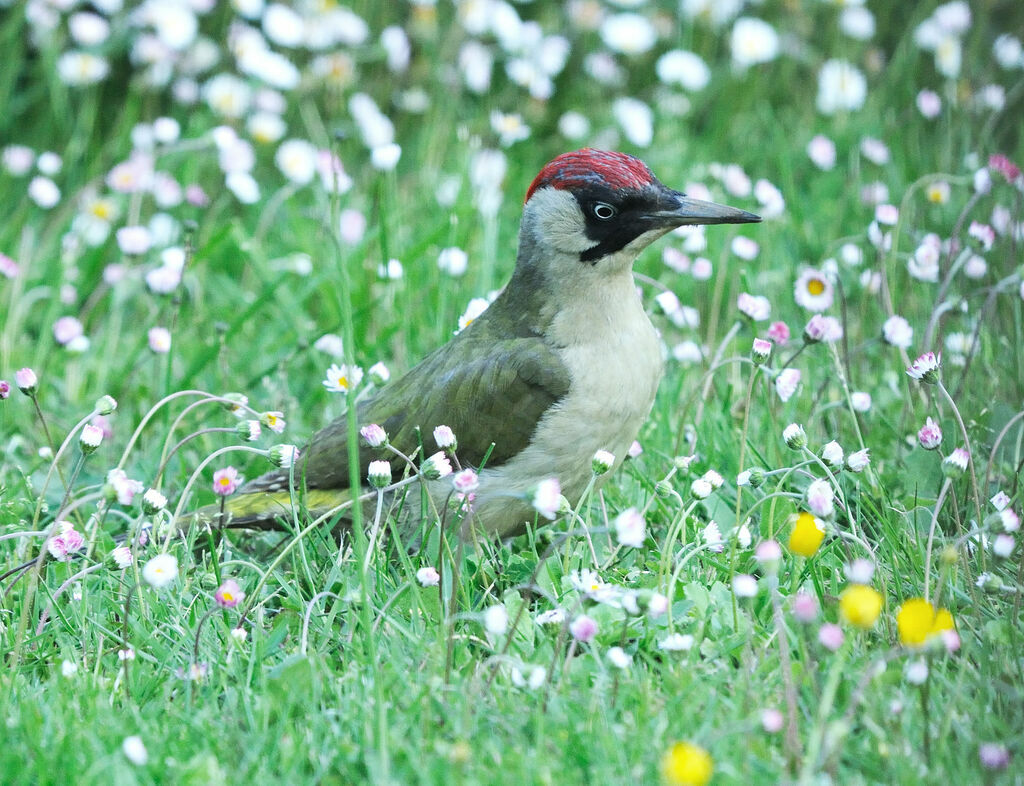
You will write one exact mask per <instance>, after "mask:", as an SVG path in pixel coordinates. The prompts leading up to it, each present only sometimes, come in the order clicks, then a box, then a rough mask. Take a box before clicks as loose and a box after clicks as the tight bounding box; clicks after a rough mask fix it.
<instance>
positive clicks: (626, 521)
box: [615, 508, 647, 549]
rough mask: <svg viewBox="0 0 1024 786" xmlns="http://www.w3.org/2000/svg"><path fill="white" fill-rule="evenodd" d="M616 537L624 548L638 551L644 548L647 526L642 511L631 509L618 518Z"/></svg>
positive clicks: (616, 519) (616, 518) (616, 521)
mask: <svg viewBox="0 0 1024 786" xmlns="http://www.w3.org/2000/svg"><path fill="white" fill-rule="evenodd" d="M615 535H616V537H617V538H618V540H619V543H621V544H622V545H623V546H632V547H633V548H637V549H638V548H640V547H641V546H643V545H644V539H645V538H646V537H647V525H646V523H645V522H644V517H643V516H642V515H641V514H640V511H638V510H637V509H636V508H629V509H628V510H624V511H623V512H622V513H620V514H619V515H618V516H616V517H615Z"/></svg>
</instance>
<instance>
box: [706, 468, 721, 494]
mask: <svg viewBox="0 0 1024 786" xmlns="http://www.w3.org/2000/svg"><path fill="white" fill-rule="evenodd" d="M702 477H703V478H704V480H706V481H707V482H708V483H710V484H711V488H713V489H720V488H722V484H723V483H725V479H724V478H723V477H722V476H721V475H720V474H719V473H718V472H715V470H713V469H709V470H708V471H707V472H705V473H704V475H703V476H702Z"/></svg>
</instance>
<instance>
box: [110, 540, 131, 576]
mask: <svg viewBox="0 0 1024 786" xmlns="http://www.w3.org/2000/svg"><path fill="white" fill-rule="evenodd" d="M110 556H111V557H112V558H113V560H114V564H115V565H117V567H119V568H121V569H122V570H124V569H125V568H127V567H130V566H131V564H132V550H131V549H130V548H129V547H128V546H118V547H117V548H115V549H114V550H113V551H111V552H110Z"/></svg>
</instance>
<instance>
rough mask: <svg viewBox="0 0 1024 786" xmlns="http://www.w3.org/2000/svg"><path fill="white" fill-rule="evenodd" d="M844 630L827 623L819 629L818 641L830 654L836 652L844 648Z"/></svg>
mask: <svg viewBox="0 0 1024 786" xmlns="http://www.w3.org/2000/svg"><path fill="white" fill-rule="evenodd" d="M843 638H844V636H843V629H842V628H840V627H839V626H838V625H836V624H834V623H831V622H826V623H825V624H824V625H822V626H821V628H819V629H818V641H819V642H820V643H821V645H822V646H823V647H824V648H825V649H827V650H828V651H829V652H835V651H836V650H838V649H839V648H840V647H842V646H843Z"/></svg>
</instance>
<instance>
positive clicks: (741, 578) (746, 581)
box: [732, 573, 757, 598]
mask: <svg viewBox="0 0 1024 786" xmlns="http://www.w3.org/2000/svg"><path fill="white" fill-rule="evenodd" d="M732 591H733V594H734V595H735V596H736V597H737V598H753V597H754V596H756V595H757V579H756V578H754V577H753V576H751V575H750V574H748V573H741V574H739V575H737V576H734V577H733V580H732Z"/></svg>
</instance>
